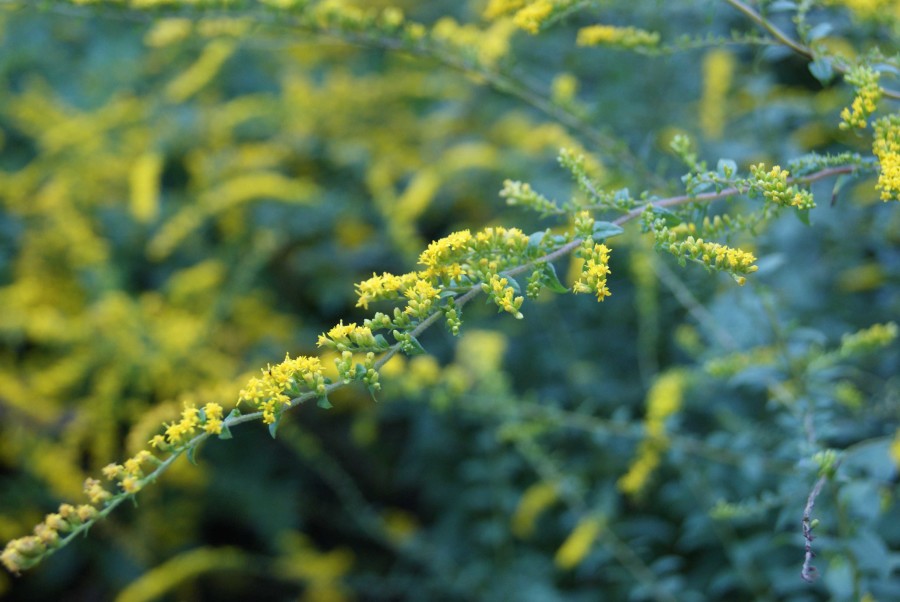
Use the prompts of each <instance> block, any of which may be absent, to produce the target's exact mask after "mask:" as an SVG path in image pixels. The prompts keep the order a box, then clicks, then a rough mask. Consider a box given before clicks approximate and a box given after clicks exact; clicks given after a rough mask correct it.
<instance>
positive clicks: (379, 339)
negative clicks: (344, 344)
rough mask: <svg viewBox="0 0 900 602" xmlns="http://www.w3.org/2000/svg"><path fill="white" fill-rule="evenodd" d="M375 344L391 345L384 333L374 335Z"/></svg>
mask: <svg viewBox="0 0 900 602" xmlns="http://www.w3.org/2000/svg"><path fill="white" fill-rule="evenodd" d="M442 294H443V293H442ZM375 344H376V345H378V348H379V349H387V348H388V347H390V346H391V344H390V343H388V341H387V339H386V338H384V335H382V334H376V335H375Z"/></svg>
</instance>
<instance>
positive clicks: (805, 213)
mask: <svg viewBox="0 0 900 602" xmlns="http://www.w3.org/2000/svg"><path fill="white" fill-rule="evenodd" d="M797 217H798V218H799V219H800V221H801V222H803V225H804V226H808V225H809V209H797Z"/></svg>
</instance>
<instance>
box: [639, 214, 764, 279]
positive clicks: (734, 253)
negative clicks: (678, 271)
mask: <svg viewBox="0 0 900 602" xmlns="http://www.w3.org/2000/svg"><path fill="white" fill-rule="evenodd" d="M649 227H650V228H652V230H653V235H654V237H655V239H656V244H657V246H658V247H659V248H662V249H664V250H666V251H668V252H669V253H671V254H672V255H674V256H675V257H677V258H678V259H679V261H680V262H681V263H682V264H683V263H684V261H685V260H687V259H690V260H691V261H694V262H697V263H700V264H703V265H704V266H706V267H707V268H709V269H711V270H716V271H722V272H725V273H727V274H730V275H731V277H732V278H734V280H735V281H736V282H737V283H738V284H739V285H741V286H743V285H744V284H745V283H746V281H747V279H746V278H745V277H744V276H745V275H746V274H752V273H753V272H755V271H757V270H758V269H759V268H758V267H757V266H756V265H753V263H754V262H755V261H756V257H755V256H754V255H753V254H752V253H748V252H747V251H742V250H741V249H735V248H732V247H729V246H726V245H723V244H719V243H715V242H708V241H705V240H703V239H702V238H696V239H695V238H694V237H693V236H688V237H687V238H686V239H684V240H679V236H678V234H677V233H676V232H674V231H672V230H670V229H669V228H668V227H666V225H665V222H664V221H663V220H662V219H656V220H653V221H652V222H651V223H650V224H649Z"/></svg>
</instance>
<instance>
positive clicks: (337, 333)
mask: <svg viewBox="0 0 900 602" xmlns="http://www.w3.org/2000/svg"><path fill="white" fill-rule="evenodd" d="M316 345H317V346H318V347H328V348H330V349H337V350H338V351H346V350H348V349H350V348H363V349H371V348H376V347H379V345H378V342H377V341H376V340H375V335H373V334H372V329H371V328H369V327H368V326H357V325H356V323H355V322H351V323H350V324H344V321H343V320H341V321H340V322H338V323H337V324H335V325H334V327H333V328H332V329H331V330H329V331H328V333H326V334H320V335H319V340H318V341H317V342H316ZM299 359H300V358H298V360H299ZM307 359H311V358H307ZM294 361H295V362H296V361H297V360H294Z"/></svg>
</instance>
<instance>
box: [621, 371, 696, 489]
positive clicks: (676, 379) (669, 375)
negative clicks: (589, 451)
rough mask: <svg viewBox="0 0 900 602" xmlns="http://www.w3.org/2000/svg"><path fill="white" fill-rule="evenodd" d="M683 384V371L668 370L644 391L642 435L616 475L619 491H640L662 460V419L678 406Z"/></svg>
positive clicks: (666, 441) (677, 408)
mask: <svg viewBox="0 0 900 602" xmlns="http://www.w3.org/2000/svg"><path fill="white" fill-rule="evenodd" d="M684 387H685V376H684V374H683V373H682V372H679V371H677V370H670V371H668V372H664V373H663V374H661V375H660V376H658V377H657V379H656V381H655V382H654V383H653V386H652V387H650V390H649V391H648V392H647V413H646V415H645V417H644V432H645V433H646V435H645V437H644V439H643V440H642V441H641V442H640V444H639V445H638V450H637V455H636V457H635V459H634V460H632V463H631V467H630V468H629V469H628V472H627V473H626V474H624V475H623V476H622V477H621V478H620V479H619V482H618V485H619V490H621V491H622V492H623V493H625V494H627V495H629V496H632V497H635V496H638V495H640V493H641V492H642V491H643V490H644V488H645V487H646V486H647V483H648V482H649V481H650V477H651V476H652V474H653V472H654V471H655V470H656V468H657V467H658V466H659V464H660V462H661V461H662V455H663V453H664V452H665V450H666V448H668V445H669V444H668V440H667V438H666V427H665V423H666V420H667V419H668V418H669V417H670V416H672V415H673V414H675V413H676V412H678V410H680V409H681V404H682V400H683V395H684Z"/></svg>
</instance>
